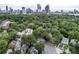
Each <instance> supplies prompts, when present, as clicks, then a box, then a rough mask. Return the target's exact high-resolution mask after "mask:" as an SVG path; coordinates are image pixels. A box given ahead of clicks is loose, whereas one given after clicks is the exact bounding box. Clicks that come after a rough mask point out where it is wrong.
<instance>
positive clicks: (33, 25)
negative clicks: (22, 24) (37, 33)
mask: <svg viewBox="0 0 79 59" xmlns="http://www.w3.org/2000/svg"><path fill="white" fill-rule="evenodd" d="M27 27H28V28H31V29H35V28H36V27H35V24H34V23H29V24H28V26H27Z"/></svg>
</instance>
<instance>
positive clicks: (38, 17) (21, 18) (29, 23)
mask: <svg viewBox="0 0 79 59" xmlns="http://www.w3.org/2000/svg"><path fill="white" fill-rule="evenodd" d="M5 19H8V20H9V21H11V22H13V23H11V24H10V28H9V29H7V30H6V32H4V30H2V29H1V27H0V53H3V51H5V49H6V47H7V46H8V43H9V42H10V41H11V40H15V37H16V32H17V31H22V30H24V29H26V28H31V29H33V30H34V32H33V35H30V36H23V38H22V40H23V43H25V44H28V45H33V44H34V43H35V42H36V39H37V38H38V37H42V38H44V39H46V40H49V38H48V34H49V33H51V34H52V37H54V43H55V44H58V43H60V42H61V40H62V38H63V37H66V38H69V40H71V39H76V40H77V41H79V16H74V15H67V14H61V15H58V14H48V15H47V14H42V13H40V14H32V15H10V14H5V15H4V14H1V15H0V23H1V22H2V21H3V20H5ZM78 45H79V44H78ZM78 45H77V46H75V47H74V46H71V47H70V50H71V49H72V50H71V51H72V53H79V50H78V49H79V48H78V47H79V46H78ZM42 47H43V46H42V45H40V44H37V45H36V49H38V50H39V51H41V50H42ZM75 51H76V52H75Z"/></svg>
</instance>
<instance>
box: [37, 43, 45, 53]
mask: <svg viewBox="0 0 79 59" xmlns="http://www.w3.org/2000/svg"><path fill="white" fill-rule="evenodd" d="M35 48H36V49H37V50H38V53H39V54H40V53H42V51H43V50H44V45H43V44H41V43H37V44H36V45H35Z"/></svg>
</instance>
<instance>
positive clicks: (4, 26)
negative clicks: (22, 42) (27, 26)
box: [1, 20, 10, 29]
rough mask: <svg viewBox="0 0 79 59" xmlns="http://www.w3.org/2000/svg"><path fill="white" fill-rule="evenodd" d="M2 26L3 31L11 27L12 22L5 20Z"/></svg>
mask: <svg viewBox="0 0 79 59" xmlns="http://www.w3.org/2000/svg"><path fill="white" fill-rule="evenodd" d="M1 25H2V29H8V28H9V25H10V21H8V20H4V21H2V24H1Z"/></svg>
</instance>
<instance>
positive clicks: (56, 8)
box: [0, 4, 79, 11]
mask: <svg viewBox="0 0 79 59" xmlns="http://www.w3.org/2000/svg"><path fill="white" fill-rule="evenodd" d="M40 5H41V4H40ZM6 6H8V7H9V8H10V7H11V8H12V9H14V10H17V9H20V10H21V9H22V7H25V8H26V9H27V8H31V9H32V10H34V11H36V9H37V4H35V5H30V4H29V5H13V4H0V8H1V9H2V10H5V9H6ZM45 6H46V5H45ZM45 6H42V5H41V9H42V10H43V9H44V8H45ZM49 6H50V10H51V11H57V10H58V11H60V10H64V11H73V10H74V9H76V10H79V8H78V6H69V7H56V6H51V5H49Z"/></svg>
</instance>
